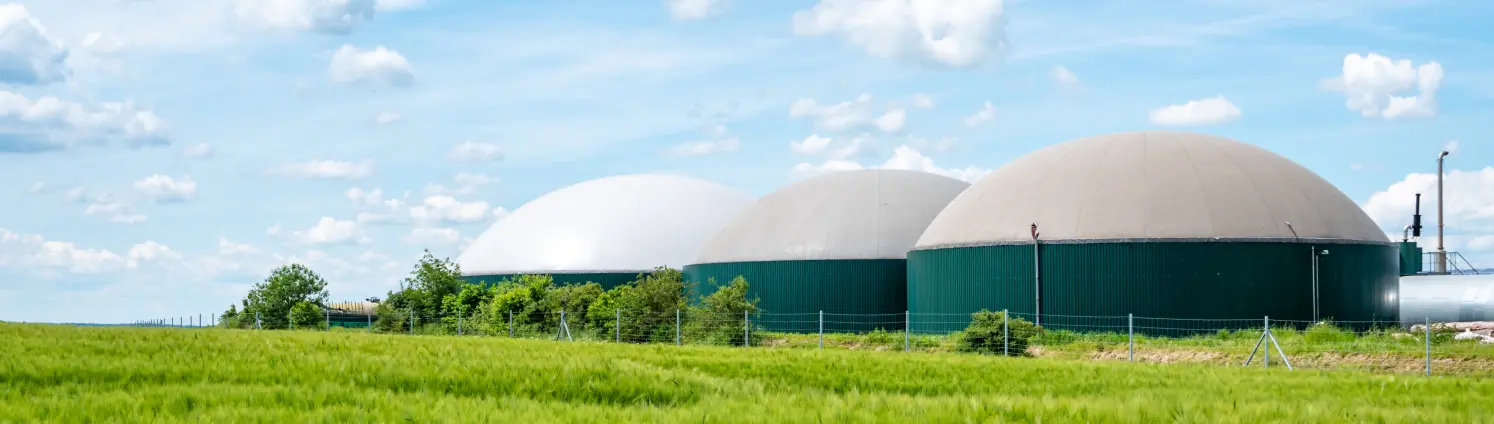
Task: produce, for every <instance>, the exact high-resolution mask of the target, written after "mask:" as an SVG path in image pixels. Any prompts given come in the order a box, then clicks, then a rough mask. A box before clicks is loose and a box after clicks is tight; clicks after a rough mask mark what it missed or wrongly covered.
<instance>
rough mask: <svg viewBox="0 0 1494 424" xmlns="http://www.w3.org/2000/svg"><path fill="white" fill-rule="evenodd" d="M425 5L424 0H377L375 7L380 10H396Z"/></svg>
mask: <svg viewBox="0 0 1494 424" xmlns="http://www.w3.org/2000/svg"><path fill="white" fill-rule="evenodd" d="M424 5H425V0H378V5H377V6H376V9H378V11H380V12H397V11H401V10H409V9H414V8H417V7H420V6H424Z"/></svg>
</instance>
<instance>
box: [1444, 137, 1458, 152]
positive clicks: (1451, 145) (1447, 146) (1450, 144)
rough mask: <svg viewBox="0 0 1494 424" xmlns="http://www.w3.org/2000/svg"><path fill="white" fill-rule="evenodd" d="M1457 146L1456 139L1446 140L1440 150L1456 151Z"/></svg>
mask: <svg viewBox="0 0 1494 424" xmlns="http://www.w3.org/2000/svg"><path fill="white" fill-rule="evenodd" d="M1458 148H1459V146H1458V140H1448V142H1447V144H1444V145H1443V146H1442V151H1444V152H1448V153H1458Z"/></svg>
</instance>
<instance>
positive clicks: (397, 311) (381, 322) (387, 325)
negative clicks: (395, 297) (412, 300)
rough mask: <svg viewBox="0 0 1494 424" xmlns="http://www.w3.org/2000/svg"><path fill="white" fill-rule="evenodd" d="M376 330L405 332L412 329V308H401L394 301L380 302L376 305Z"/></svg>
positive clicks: (374, 324)
mask: <svg viewBox="0 0 1494 424" xmlns="http://www.w3.org/2000/svg"><path fill="white" fill-rule="evenodd" d="M373 326H374V331H378V332H381V333H396V332H398V333H403V332H407V331H410V310H408V309H401V308H399V307H397V306H395V304H394V303H393V302H388V301H386V302H384V303H380V304H379V306H376V307H374V323H373Z"/></svg>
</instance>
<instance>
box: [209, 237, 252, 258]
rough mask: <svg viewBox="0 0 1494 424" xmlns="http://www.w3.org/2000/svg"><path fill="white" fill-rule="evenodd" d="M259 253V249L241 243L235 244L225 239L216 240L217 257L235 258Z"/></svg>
mask: <svg viewBox="0 0 1494 424" xmlns="http://www.w3.org/2000/svg"><path fill="white" fill-rule="evenodd" d="M253 253H259V249H257V248H255V247H254V246H250V245H248V244H243V243H235V242H234V241H233V240H229V239H227V238H223V237H219V238H218V256H236V255H244V254H253Z"/></svg>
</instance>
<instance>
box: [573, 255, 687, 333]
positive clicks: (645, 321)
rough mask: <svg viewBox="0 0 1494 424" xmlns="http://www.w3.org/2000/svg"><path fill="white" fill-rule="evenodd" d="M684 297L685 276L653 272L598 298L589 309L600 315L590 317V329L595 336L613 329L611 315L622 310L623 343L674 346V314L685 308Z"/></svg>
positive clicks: (668, 271) (670, 271) (661, 269)
mask: <svg viewBox="0 0 1494 424" xmlns="http://www.w3.org/2000/svg"><path fill="white" fill-rule="evenodd" d="M686 294H687V292H686V291H685V277H684V274H681V273H680V271H679V270H677V269H673V268H668V267H659V268H655V269H654V271H653V272H651V273H649V274H644V275H639V276H638V279H637V280H635V281H633V282H631V283H628V284H625V285H621V286H617V287H613V288H612V290H611V291H608V292H607V293H606V295H604V296H598V297H597V298H596V299H595V300H594V301H593V302H592V306H593V307H595V308H596V309H595V310H596V311H598V312H601V313H602V314H603V315H592V317H593V318H592V319H593V322H592V325H593V326H594V327H595V329H596V331H598V332H601V331H603V330H605V329H611V328H613V325H612V323H610V322H608V321H615V320H616V316H615V315H613V314H616V312H613V311H616V310H618V309H621V310H622V326H621V332H622V335H623V337H624V338H625V339H626V340H628V341H633V342H666V341H667V342H673V341H674V321H675V314H676V313H678V311H682V310H683V309H685V308H686V300H687V297H686ZM588 309H592V308H588ZM609 315H610V316H609ZM608 318H611V319H608Z"/></svg>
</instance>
